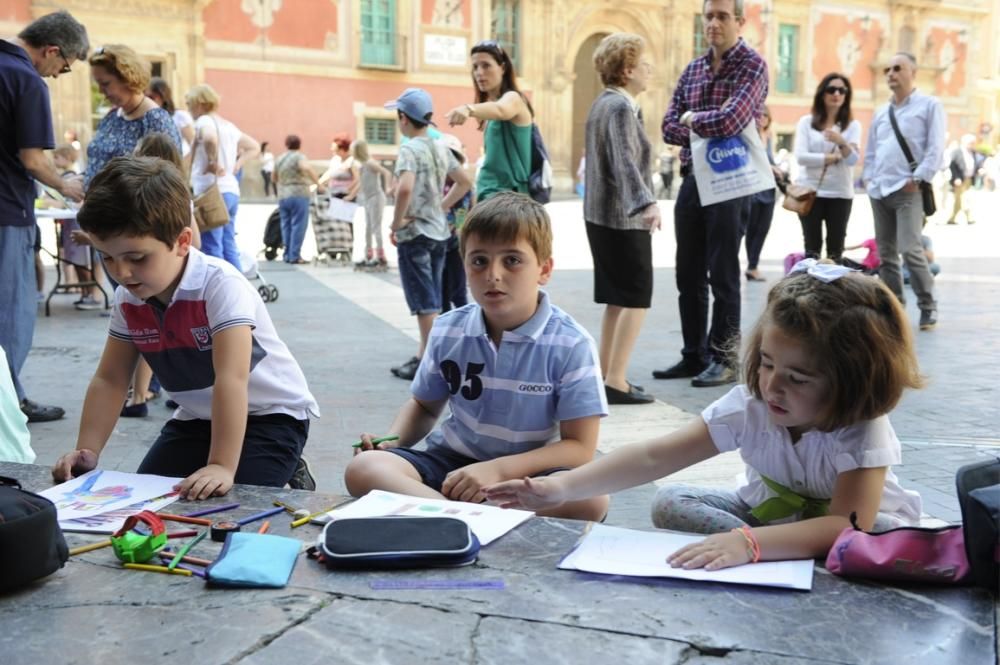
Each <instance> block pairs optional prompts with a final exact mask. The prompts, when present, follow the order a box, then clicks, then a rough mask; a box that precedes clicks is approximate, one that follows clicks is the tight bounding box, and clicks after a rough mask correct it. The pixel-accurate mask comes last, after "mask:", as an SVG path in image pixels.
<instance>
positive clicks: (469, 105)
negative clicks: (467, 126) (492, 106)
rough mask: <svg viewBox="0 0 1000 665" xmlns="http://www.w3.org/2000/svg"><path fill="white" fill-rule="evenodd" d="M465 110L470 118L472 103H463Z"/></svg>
mask: <svg viewBox="0 0 1000 665" xmlns="http://www.w3.org/2000/svg"><path fill="white" fill-rule="evenodd" d="M465 112H466V113H467V114H468V116H469V117H470V118H471V117H472V104H466V105H465Z"/></svg>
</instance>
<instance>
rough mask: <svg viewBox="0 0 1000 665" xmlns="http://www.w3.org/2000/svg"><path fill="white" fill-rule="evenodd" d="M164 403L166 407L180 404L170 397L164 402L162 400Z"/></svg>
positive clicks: (171, 407)
mask: <svg viewBox="0 0 1000 665" xmlns="http://www.w3.org/2000/svg"><path fill="white" fill-rule="evenodd" d="M164 404H165V405H166V407H167V408H168V409H176V408H177V407H178V406H180V404H178V403H177V402H175V401H174V400H172V399H168V400H167V401H166V402H164Z"/></svg>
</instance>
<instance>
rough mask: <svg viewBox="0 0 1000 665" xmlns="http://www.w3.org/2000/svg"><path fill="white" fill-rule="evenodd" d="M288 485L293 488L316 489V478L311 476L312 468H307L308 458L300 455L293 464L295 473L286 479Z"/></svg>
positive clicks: (313, 490)
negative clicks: (294, 464)
mask: <svg viewBox="0 0 1000 665" xmlns="http://www.w3.org/2000/svg"><path fill="white" fill-rule="evenodd" d="M288 486H289V487H291V488H292V489H293V490H309V491H310V492H315V491H316V478H315V477H313V474H312V469H310V468H309V460H307V459H306V458H305V456H300V457H299V461H298V463H297V464H296V466H295V473H293V474H292V477H291V479H290V480H289V481H288Z"/></svg>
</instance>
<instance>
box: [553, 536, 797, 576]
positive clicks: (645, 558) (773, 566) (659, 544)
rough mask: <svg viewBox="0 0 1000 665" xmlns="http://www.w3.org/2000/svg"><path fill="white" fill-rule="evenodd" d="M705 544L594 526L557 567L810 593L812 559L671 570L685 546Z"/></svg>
mask: <svg viewBox="0 0 1000 665" xmlns="http://www.w3.org/2000/svg"><path fill="white" fill-rule="evenodd" d="M702 539H704V536H700V535H694V534H678V533H670V532H667V531H635V530H633V529H623V528H620V527H613V526H605V525H603V524H595V525H593V527H592V528H591V529H590V531H589V533H587V534H585V535H584V536H583V537H582V538H581V540H580V542H579V543H578V544H577V546H576V548H574V549H573V551H571V552H570V553H569V554H567V555H566V556H565V557H564V558H563V560H562V561H560V562H559V568H562V569H564V570H582V571H586V572H588V573H604V574H606V575H632V576H635V577H679V578H682V579H688V580H705V581H707V582H726V583H729V584H755V585H760V586H774V587H782V588H786V589H803V590H806V591H808V590H810V589H812V578H813V561H812V559H805V560H798V561H765V562H763V563H755V564H753V565H746V566H736V567H734V568H724V569H722V570H712V571H708V570H704V569H698V570H684V569H682V568H671V567H670V566H669V565H667V563H666V559H667V556H668V555H669V554H670V553H671V552H674V551H676V550H678V549H680V548H681V547H683V546H685V545H687V544H688V543H693V542H697V541H699V540H702Z"/></svg>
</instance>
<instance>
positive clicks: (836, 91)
mask: <svg viewBox="0 0 1000 665" xmlns="http://www.w3.org/2000/svg"><path fill="white" fill-rule="evenodd" d="M823 92H825V93H826V94H828V95H846V94H847V88H844V87H841V86H839V85H828V86H826V88H825V89H824V90H823Z"/></svg>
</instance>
